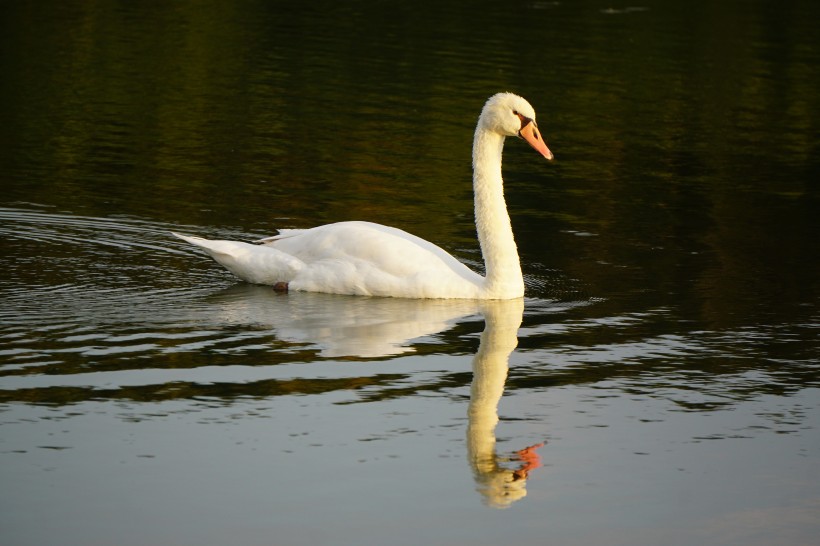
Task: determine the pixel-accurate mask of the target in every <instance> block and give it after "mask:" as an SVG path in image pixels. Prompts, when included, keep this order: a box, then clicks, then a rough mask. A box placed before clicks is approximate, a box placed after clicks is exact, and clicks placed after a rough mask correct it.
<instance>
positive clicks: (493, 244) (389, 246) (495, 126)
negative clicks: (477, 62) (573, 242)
mask: <svg viewBox="0 0 820 546" xmlns="http://www.w3.org/2000/svg"><path fill="white" fill-rule="evenodd" d="M516 135H517V136H520V137H522V138H523V139H524V140H526V141H527V142H528V143H529V144H530V145H531V146H532V147H533V148H535V149H536V150H537V151H538V152H539V153H541V155H543V156H544V157H546V158H547V159H552V152H550V150H549V149H548V148H547V145H546V143H545V142H544V140H543V138H541V135H540V133H539V132H538V126H537V125H536V123H535V110H533V108H532V106H530V104H529V103H528V102H527V101H526V100H524V99H523V98H521V97H519V96H517V95H514V94H512V93H498V94H496V95H494V96H492V97H490V99H489V100H488V101H487V103H486V104H485V105H484V108H483V109H482V111H481V115H480V116H479V118H478V125H477V126H476V130H475V137H474V140H473V191H474V194H475V223H476V230H477V231H478V239H479V242H480V243H481V252H482V254H483V256H484V263H485V266H486V277H482V276H481V275H479V274H478V273H475V272H474V271H472V270H471V269H469V268H468V267H467V266H466V265H464V264H463V263H461V262H459V261H458V260H457V259H455V258H454V257H453V256H451V255H450V254H448V253H447V252H446V251H445V250H443V249H442V248H440V247H438V246H436V245H434V244H433V243H430V242H428V241H425V240H424V239H421V238H419V237H416V236H415V235H411V234H409V233H407V232H405V231H402V230H400V229H396V228H392V227H388V226H383V225H380V224H374V223H370V222H339V223H336V224H327V225H324V226H319V227H315V228H311V229H283V230H280V232H279V235H275V236H273V237H269V238H267V239H262V240H261V241H257V243H261V244H249V243H243V242H235V241H210V240H207V239H201V238H199V237H190V236H186V235H179V234H176V233H175V234H174V235H176V236H177V237H179V238H180V239H183V240H185V241H188V242H189V243H191V244H194V245H196V246H198V247H201V248H202V249H204V250H205V251H206V252H207V253H208V254H210V255H211V256H212V257H213V258H214V259H215V260H216V261H217V262H219V263H220V264H222V265H223V266H224V267H225V268H227V269H228V270H229V271H231V272H232V273H233V274H234V275H236V276H237V277H239V278H240V279H242V280H245V281H247V282H250V283H255V284H270V285H274V287H275V288H277V289H287V290H302V291H308V292H328V293H334V294H352V295H368V296H393V297H401V298H464V299H511V298H520V297H521V296H523V295H524V279H523V276H522V274H521V264H520V262H519V260H518V250H517V248H516V246H515V240H514V238H513V232H512V226H511V225H510V217H509V214H508V213H507V206H506V203H505V202H504V186H503V180H502V178H501V153H502V150H503V147H504V139H505V138H506V137H508V136H516Z"/></svg>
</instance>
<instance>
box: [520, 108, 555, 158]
mask: <svg viewBox="0 0 820 546" xmlns="http://www.w3.org/2000/svg"><path fill="white" fill-rule="evenodd" d="M525 119H526V118H525ZM522 122H523V123H524V126H523V127H521V130H520V131H518V136H520V137H521V138H523V139H524V140H526V141H527V142H529V143H530V146H532V147H533V148H535V149H536V150H538V153H540V154H541V155H543V156H544V157H546V158H547V159H552V152H551V151H550V149H549V148H547V143H546V142H544V139H543V138H541V133H539V132H538V127H537V126H536V125H535V122H534V121H532V120H526V121H524V120H522Z"/></svg>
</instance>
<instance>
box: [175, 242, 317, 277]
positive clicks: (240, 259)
mask: <svg viewBox="0 0 820 546" xmlns="http://www.w3.org/2000/svg"><path fill="white" fill-rule="evenodd" d="M171 234H172V235H174V236H175V237H179V238H180V239H182V240H183V241H186V242H188V243H191V244H192V245H194V246H198V247H199V248H201V249H202V250H204V251H205V252H207V253H208V254H209V255H210V256H211V257H212V258H213V259H214V260H216V261H217V262H218V263H220V264H221V265H222V266H223V267H224V268H225V269H227V270H228V271H230V272H231V273H233V274H234V275H236V276H237V277H239V278H240V279H242V280H243V281H247V282H250V283H254V284H269V285H275V284H277V283H282V282H285V283H287V282H290V281H291V280H292V279H293V278H294V277H295V276H296V273H297V272H299V270H301V269H302V268H303V267H304V265H305V264H304V262H303V261H302V260H300V259H298V258H295V257H293V256H291V255H290V254H285V253H284V252H282V251H280V250H277V249H276V248H274V247H272V246H265V245H252V244H250V243H243V242H239V241H212V240H210V239H203V238H201V237H194V236H191V235H182V234H179V233H174V232H171Z"/></svg>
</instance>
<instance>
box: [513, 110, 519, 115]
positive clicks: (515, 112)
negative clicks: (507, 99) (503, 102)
mask: <svg viewBox="0 0 820 546" xmlns="http://www.w3.org/2000/svg"><path fill="white" fill-rule="evenodd" d="M513 115H516V116H520V115H521V114H519V113H518V110H513Z"/></svg>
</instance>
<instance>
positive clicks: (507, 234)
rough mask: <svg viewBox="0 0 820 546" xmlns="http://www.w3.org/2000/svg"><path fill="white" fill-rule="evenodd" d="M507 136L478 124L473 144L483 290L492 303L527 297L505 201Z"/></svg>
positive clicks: (476, 217) (476, 214) (477, 227)
mask: <svg viewBox="0 0 820 546" xmlns="http://www.w3.org/2000/svg"><path fill="white" fill-rule="evenodd" d="M503 148H504V136H503V135H501V134H499V133H497V132H495V131H490V130H487V129H486V128H484V127H483V124H482V123H480V122H479V124H478V127H477V128H476V132H475V140H474V141H473V191H474V193H475V223H476V229H477V231H478V240H479V242H480V243H481V253H482V254H483V255H484V264H485V267H486V270H487V276H486V277H485V280H484V286H483V288H482V290H483V291H484V292H485V297H488V298H492V299H496V298H497V299H507V298H517V297H521V296H523V295H524V278H523V276H522V275H521V262H520V261H519V259H518V248H517V247H516V246H515V239H514V238H513V231H512V225H511V224H510V215H509V214H508V213H507V203H506V202H505V201H504V181H503V179H502V178H501V152H502V151H503Z"/></svg>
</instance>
